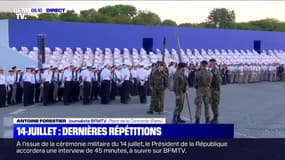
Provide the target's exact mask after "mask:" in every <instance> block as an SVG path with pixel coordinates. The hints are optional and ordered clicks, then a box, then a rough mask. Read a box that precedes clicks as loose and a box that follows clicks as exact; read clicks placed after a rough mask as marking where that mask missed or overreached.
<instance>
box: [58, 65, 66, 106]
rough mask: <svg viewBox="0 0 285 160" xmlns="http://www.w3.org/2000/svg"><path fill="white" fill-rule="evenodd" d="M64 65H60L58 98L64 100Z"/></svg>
mask: <svg viewBox="0 0 285 160" xmlns="http://www.w3.org/2000/svg"><path fill="white" fill-rule="evenodd" d="M63 70H64V68H63V67H59V71H58V94H57V100H58V101H62V97H63V92H64V83H63Z"/></svg>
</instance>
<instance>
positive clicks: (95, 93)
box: [91, 66, 99, 100]
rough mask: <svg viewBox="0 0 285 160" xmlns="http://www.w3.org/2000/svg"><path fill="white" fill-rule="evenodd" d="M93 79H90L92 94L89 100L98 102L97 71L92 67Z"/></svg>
mask: <svg viewBox="0 0 285 160" xmlns="http://www.w3.org/2000/svg"><path fill="white" fill-rule="evenodd" d="M93 74H94V76H93V79H92V83H93V84H92V94H91V99H92V100H98V94H99V71H98V69H97V67H96V66H93Z"/></svg>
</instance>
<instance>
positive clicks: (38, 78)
mask: <svg viewBox="0 0 285 160" xmlns="http://www.w3.org/2000/svg"><path fill="white" fill-rule="evenodd" d="M35 81H36V84H35V103H39V102H40V101H41V100H40V93H41V83H42V74H41V72H40V70H39V69H36V73H35Z"/></svg>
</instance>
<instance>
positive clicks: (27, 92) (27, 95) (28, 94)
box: [24, 81, 32, 106]
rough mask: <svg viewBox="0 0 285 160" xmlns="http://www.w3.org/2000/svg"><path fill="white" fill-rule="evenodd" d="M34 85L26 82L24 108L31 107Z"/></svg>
mask: <svg viewBox="0 0 285 160" xmlns="http://www.w3.org/2000/svg"><path fill="white" fill-rule="evenodd" d="M31 90H32V84H31V83H30V82H27V81H26V82H24V106H29V105H31V97H32V95H31V93H32V91H31Z"/></svg>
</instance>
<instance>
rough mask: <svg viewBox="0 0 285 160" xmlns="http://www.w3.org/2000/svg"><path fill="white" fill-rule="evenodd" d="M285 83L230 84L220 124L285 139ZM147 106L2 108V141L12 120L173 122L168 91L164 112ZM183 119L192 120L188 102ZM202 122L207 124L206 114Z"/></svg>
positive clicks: (243, 134) (245, 134)
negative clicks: (159, 119) (162, 119)
mask: <svg viewBox="0 0 285 160" xmlns="http://www.w3.org/2000/svg"><path fill="white" fill-rule="evenodd" d="M284 95H285V82H284V81H283V82H262V83H253V84H231V85H224V86H223V87H222V96H221V105H220V107H221V116H220V123H232V124H234V126H235V132H234V135H235V138H282V137H283V138H284V135H285V116H284V115H285V96H284ZM194 98H195V89H191V90H190V101H191V102H190V103H191V111H192V117H193V121H194V119H195V108H196V107H195V105H194ZM147 102H148V103H147V104H139V98H138V97H132V99H131V101H130V103H129V104H127V105H126V104H121V103H120V101H119V97H116V100H115V101H112V103H111V104H109V105H102V104H100V101H95V102H93V103H92V104H91V105H82V101H80V102H77V103H75V104H71V105H69V106H64V105H63V104H62V103H57V104H54V105H50V106H43V105H42V104H36V105H33V106H29V107H24V106H22V105H16V106H9V107H5V108H0V117H1V118H0V138H12V137H13V130H12V129H13V128H12V126H13V122H12V119H13V118H102V117H104V118H107V117H108V118H115V117H116V118H130V117H134V118H135V117H140V118H142V117H145V118H150V117H165V118H166V120H167V123H172V115H173V110H174V107H175V96H174V93H173V92H169V91H166V94H165V102H164V105H165V112H164V113H163V114H158V113H155V114H153V115H149V114H147V113H146V112H147V110H148V109H149V102H150V97H148V101H147ZM182 115H183V118H184V119H186V120H188V123H190V120H189V111H188V108H187V103H186V102H185V105H184V110H183V114H182ZM202 115H203V119H202V120H201V122H202V123H204V122H205V120H204V114H202Z"/></svg>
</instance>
